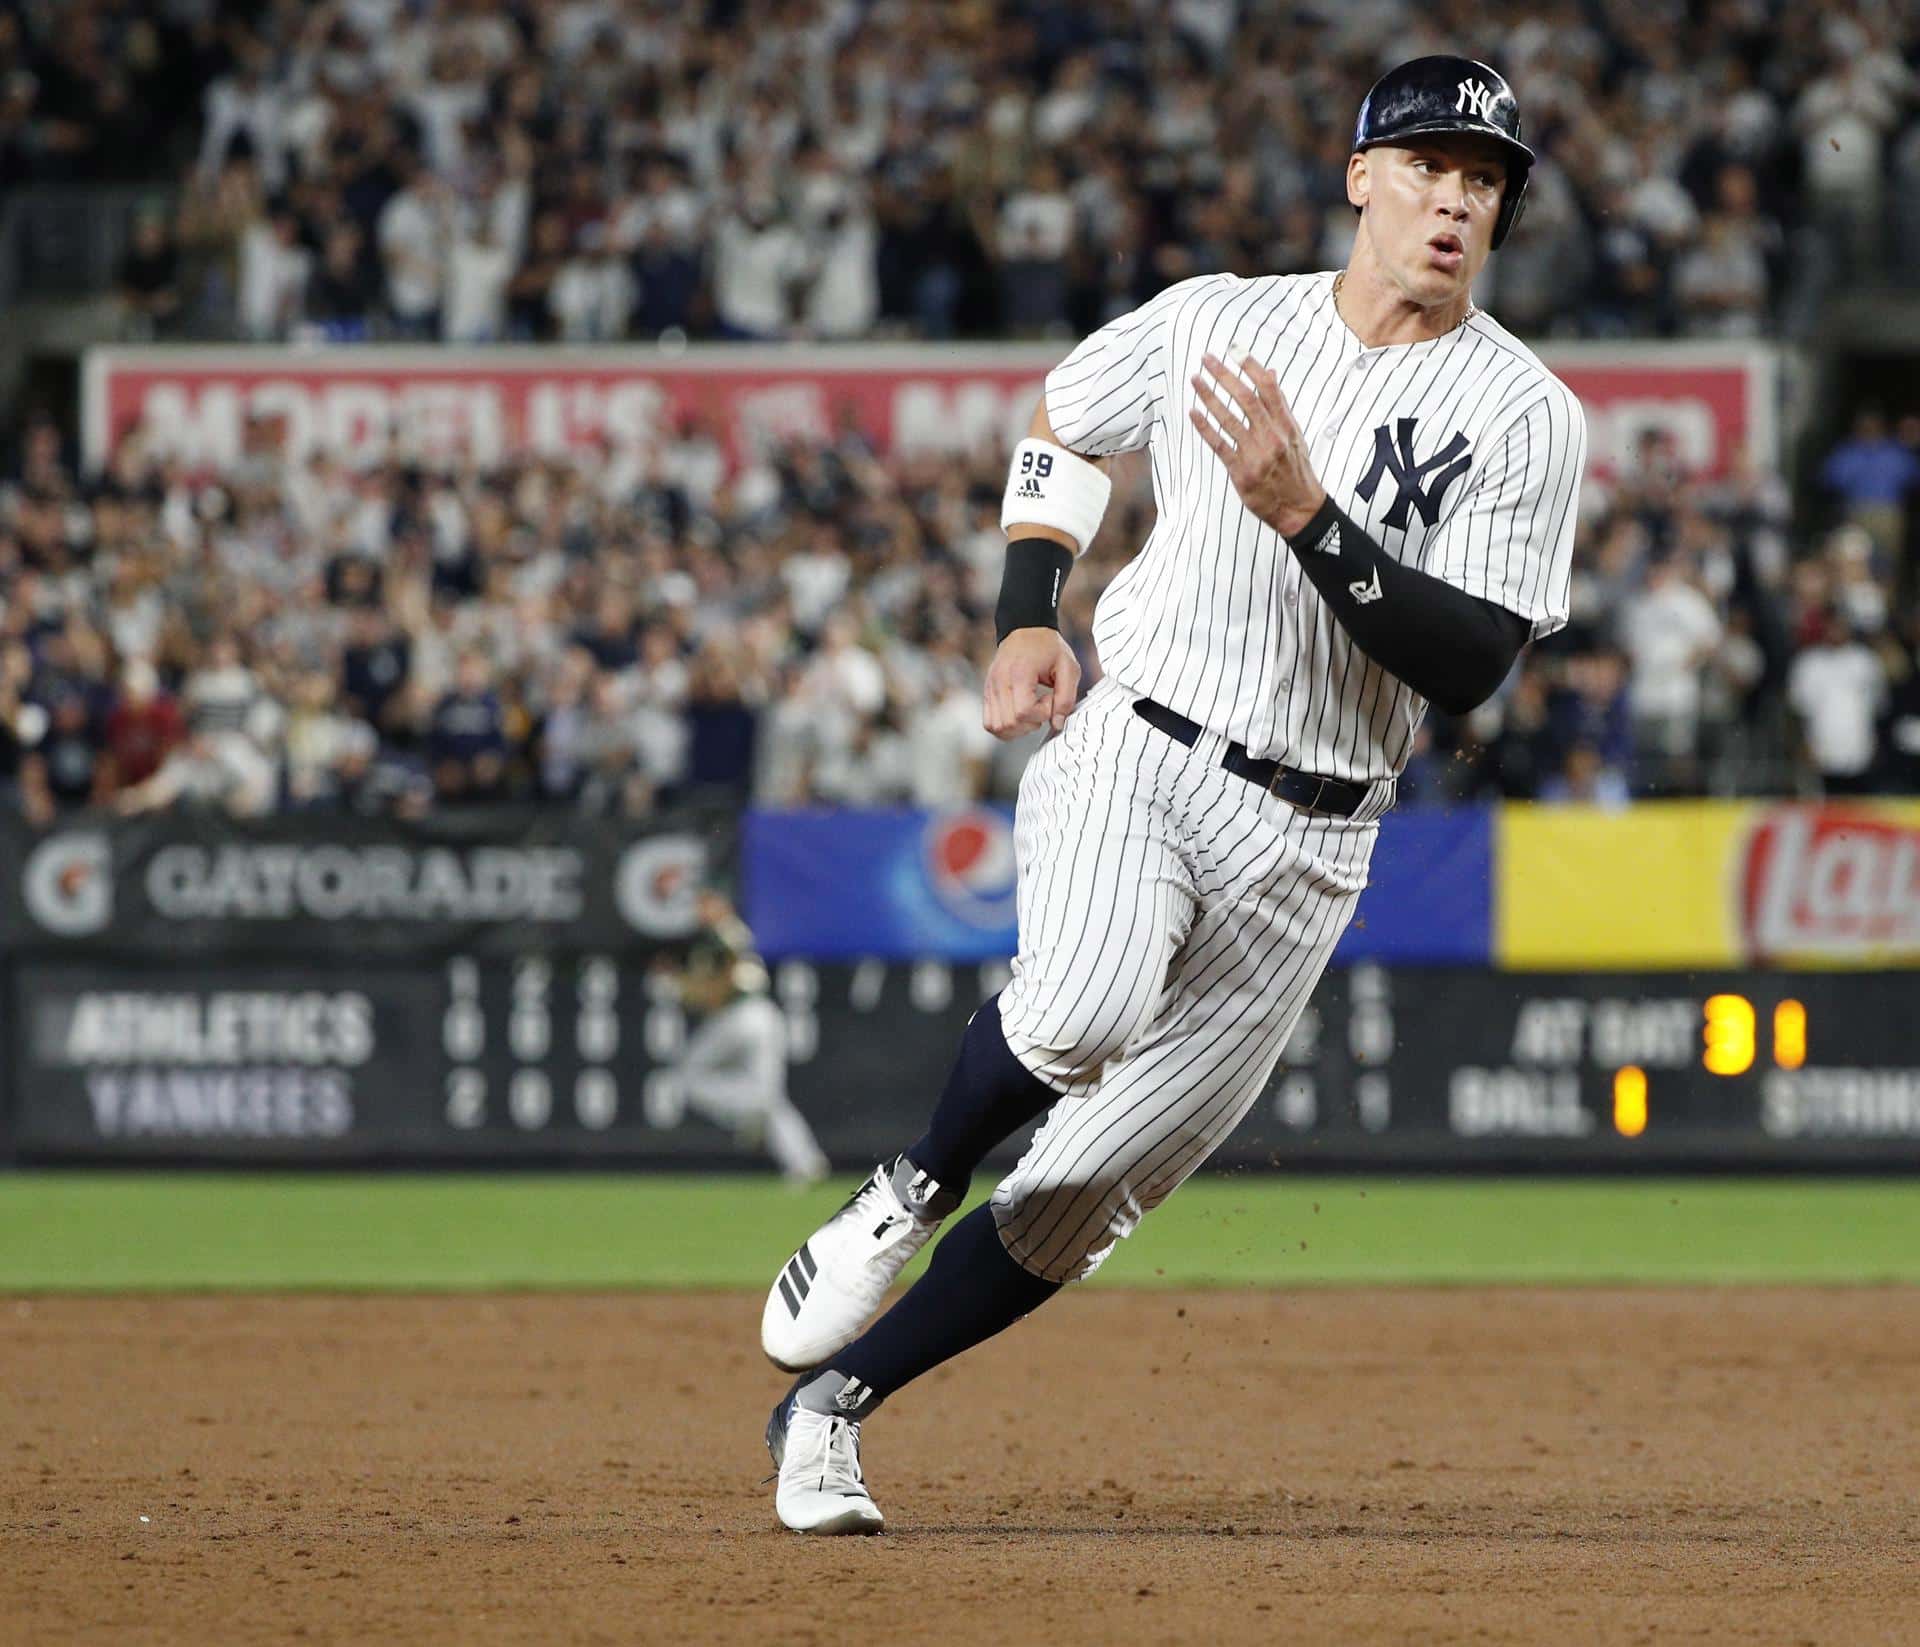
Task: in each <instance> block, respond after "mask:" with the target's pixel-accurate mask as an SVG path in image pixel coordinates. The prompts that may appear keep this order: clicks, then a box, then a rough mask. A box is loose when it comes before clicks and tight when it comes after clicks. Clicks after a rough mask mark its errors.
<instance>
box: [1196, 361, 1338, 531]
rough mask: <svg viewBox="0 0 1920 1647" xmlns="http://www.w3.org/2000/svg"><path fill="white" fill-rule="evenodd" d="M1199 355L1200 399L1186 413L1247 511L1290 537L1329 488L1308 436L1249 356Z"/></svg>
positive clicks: (1269, 375)
mask: <svg viewBox="0 0 1920 1647" xmlns="http://www.w3.org/2000/svg"><path fill="white" fill-rule="evenodd" d="M1201 360H1202V363H1203V365H1204V367H1205V370H1204V371H1199V372H1195V373H1194V374H1193V387H1194V392H1195V393H1196V394H1197V395H1198V396H1199V397H1200V404H1199V405H1198V406H1195V407H1192V408H1190V409H1189V410H1188V412H1187V416H1188V417H1190V418H1191V419H1192V420H1193V426H1194V428H1196V429H1197V430H1199V431H1200V438H1201V439H1202V440H1204V441H1205V442H1206V443H1207V444H1208V445H1209V446H1211V447H1212V448H1213V450H1214V453H1215V455H1216V456H1217V457H1218V458H1219V459H1220V461H1221V462H1222V463H1224V464H1225V465H1226V466H1227V474H1228V475H1229V476H1230V477H1231V479H1232V481H1233V489H1234V490H1235V491H1236V492H1238V493H1239V494H1240V501H1241V502H1242V503H1244V504H1245V505H1246V506H1247V511H1248V513H1250V514H1252V515H1254V516H1256V517H1258V518H1259V519H1261V520H1263V521H1265V522H1266V523H1267V525H1269V526H1271V527H1272V528H1273V529H1274V530H1275V531H1276V532H1278V533H1279V534H1280V535H1281V536H1282V537H1292V536H1293V535H1294V533H1296V532H1298V531H1300V530H1301V529H1302V528H1304V527H1305V526H1306V524H1307V522H1308V521H1310V520H1312V519H1313V517H1314V516H1315V515H1316V514H1318V513H1319V511H1320V505H1321V504H1323V503H1324V502H1326V500H1327V493H1326V488H1325V487H1323V486H1322V485H1321V484H1320V481H1319V479H1318V477H1316V476H1315V474H1314V472H1313V465H1312V464H1311V463H1310V462H1308V460H1307V441H1306V436H1304V435H1303V434H1301V433H1300V425H1299V424H1297V423H1296V422H1294V420H1293V413H1292V411H1291V410H1290V409H1289V408H1288V406H1287V401H1286V397H1285V396H1284V395H1282V394H1281V393H1280V380H1279V378H1277V377H1275V376H1274V374H1273V373H1272V372H1270V371H1268V370H1267V368H1266V367H1265V366H1263V365H1261V364H1260V362H1259V361H1257V360H1255V359H1253V358H1252V357H1251V356H1248V357H1247V358H1246V359H1244V360H1242V361H1241V363H1240V369H1239V370H1238V371H1235V370H1234V369H1233V368H1232V367H1230V366H1229V365H1227V363H1226V362H1225V361H1224V360H1220V359H1218V358H1216V357H1215V356H1213V355H1203V356H1201ZM1202 408H1204V410H1202ZM1208 413H1211V414H1212V418H1211V420H1209V418H1208ZM1216 425H1217V427H1216Z"/></svg>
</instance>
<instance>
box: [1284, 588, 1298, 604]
mask: <svg viewBox="0 0 1920 1647" xmlns="http://www.w3.org/2000/svg"><path fill="white" fill-rule="evenodd" d="M1287 604H1288V605H1289V606H1298V605H1299V604H1300V591H1299V590H1298V589H1289V590H1288V591H1287Z"/></svg>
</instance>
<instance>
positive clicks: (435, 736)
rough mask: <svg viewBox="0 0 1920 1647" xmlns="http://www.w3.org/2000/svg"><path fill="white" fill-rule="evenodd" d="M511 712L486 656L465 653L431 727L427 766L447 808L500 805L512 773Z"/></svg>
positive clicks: (434, 714)
mask: <svg viewBox="0 0 1920 1647" xmlns="http://www.w3.org/2000/svg"><path fill="white" fill-rule="evenodd" d="M507 752H508V751H507V728H506V711H505V709H504V708H503V706H502V705H501V702H500V694H499V693H498V692H497V691H495V690H494V687H493V684H492V681H491V679H490V675H489V670H488V666H487V659H486V655H485V654H484V653H482V652H478V651H467V652H462V653H461V654H460V659H459V662H458V664H457V665H456V666H455V671H454V681H453V685H452V687H451V688H450V689H449V690H448V691H446V692H445V693H443V694H442V695H441V697H440V700H439V701H438V702H437V703H436V704H435V705H434V706H433V714H432V717H431V719H430V720H429V722H428V725H427V767H428V770H429V772H430V773H431V774H432V777H433V788H434V794H435V795H436V796H437V797H438V798H439V799H440V801H441V802H442V803H458V802H467V801H488V800H499V799H501V798H502V797H503V795H504V785H505V779H506V771H507Z"/></svg>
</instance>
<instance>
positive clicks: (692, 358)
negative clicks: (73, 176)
mask: <svg viewBox="0 0 1920 1647" xmlns="http://www.w3.org/2000/svg"><path fill="white" fill-rule="evenodd" d="M1060 354H1061V350H1060V349H1059V348H1058V347H1045V348H1032V347H1018V346H1009V347H999V346H987V347H966V348H955V347H936V346H932V345H927V346H901V347H895V346H865V345H858V346H852V347H847V348H838V349H826V348H800V347H794V348H785V349H765V348H757V347H750V348H734V347H729V346H725V345H721V346H715V347H711V348H701V349H692V350H686V351H682V352H681V353H679V354H678V355H671V354H668V353H666V352H664V351H661V350H657V349H641V348H620V349H598V350H593V351H591V352H588V351H576V350H567V349H509V348H499V349H437V348H416V349H378V348H356V347H341V348H332V349H272V348H268V349H230V348H144V349H100V350H93V351H90V352H89V354H88V356H87V363H86V384H85V402H84V407H83V422H84V431H85V444H86V458H87V462H88V464H89V466H91V467H98V466H99V465H100V464H102V463H104V462H105V461H106V459H107V458H108V457H109V456H110V455H111V453H112V452H113V451H114V449H115V448H116V447H117V446H118V445H119V443H120V442H121V441H122V440H124V439H125V438H126V437H127V436H128V435H129V434H132V433H135V432H139V433H140V434H141V436H142V437H143V438H144V440H145V441H146V442H147V444H148V446H149V448H150V449H151V450H152V451H154V452H155V453H156V454H158V455H161V456H163V457H166V458H168V459H172V460H176V461H179V462H182V463H185V464H186V465H187V466H188V467H190V468H193V469H203V470H217V469H219V468H221V467H223V466H225V465H227V464H230V463H232V462H234V461H235V460H236V459H237V458H238V457H239V455H240V453H241V451H242V449H243V445H244V439H245V434H246V430H247V426H248V423H249V421H250V420H253V419H268V420H274V421H277V422H280V423H283V424H284V428H285V436H286V441H287V449H288V452H289V454H290V455H292V456H294V457H297V458H304V457H306V456H307V455H309V454H311V453H312V452H314V451H317V450H324V451H327V452H330V453H332V454H334V455H336V456H338V457H340V458H341V459H343V460H344V461H346V462H348V463H356V464H357V463H374V462H385V461H388V460H389V459H395V458H398V459H403V460H406V461H410V462H418V463H421V464H424V465H426V466H429V467H435V468H441V467H463V466H466V465H470V464H471V465H477V466H480V467H486V466H489V465H492V464H495V463H498V462H500V461H501V460H503V459H505V458H507V457H509V456H512V455H516V454H525V453H532V454H537V455H542V456H554V457H557V456H561V455H564V454H567V453H579V452H587V451H592V450H595V449H600V450H610V451H617V452H622V453H628V454H632V453H641V454H644V453H645V452H646V451H647V450H649V449H651V448H652V447H654V446H655V445H657V444H658V443H659V442H660V441H661V440H662V439H663V438H664V437H666V436H667V435H668V434H670V433H671V432H672V431H673V430H675V429H676V428H677V427H678V426H679V424H680V422H681V420H682V419H684V418H685V417H686V416H687V415H689V414H696V415H703V416H705V417H707V418H709V419H711V420H712V422H713V424H714V426H715V429H716V432H717V433H718V434H719V435H720V436H721V438H722V440H723V441H724V442H725V444H726V446H727V448H728V450H729V452H730V454H731V455H732V456H733V457H734V458H735V459H736V460H737V459H738V458H740V457H741V456H742V455H744V454H746V453H750V452H753V451H760V450H765V449H767V448H769V447H770V446H774V445H778V444H779V443H781V442H783V441H786V440H790V439H793V438H796V437H807V438H815V439H823V438H827V437H830V436H831V435H832V434H833V432H834V431H835V430H836V429H838V428H842V427H845V426H846V424H847V422H848V421H849V420H851V421H852V422H853V423H854V424H857V425H858V427H859V428H860V429H861V431H862V432H863V433H864V434H865V435H866V436H867V438H868V439H869V440H871V441H873V442H874V443H875V444H876V445H877V446H878V447H879V448H880V449H881V450H885V451H903V452H925V451H962V450H967V449H971V448H974V447H977V446H978V445H980V444H981V443H983V442H985V443H990V444H992V445H994V446H996V447H1000V448H1005V447H1010V446H1011V445H1012V444H1013V443H1014V442H1015V441H1016V440H1018V439H1019V437H1020V436H1021V435H1023V434H1024V433H1025V432H1026V428H1027V421H1028V419H1029V418H1030V417H1031V416H1032V413H1033V407H1034V403H1035V401H1036V400H1037V399H1038V397H1039V393H1040V385H1041V382H1042V379H1043V378H1044V377H1045V375H1046V372H1047V369H1048V367H1050V366H1051V365H1052V364H1053V363H1054V362H1055V361H1056V360H1057V359H1058V358H1059V357H1060ZM1543 358H1544V359H1545V360H1546V362H1547V364H1548V365H1549V366H1550V367H1552V368H1553V369H1554V370H1555V371H1557V372H1558V373H1559V374H1560V376H1561V377H1563V378H1564V379H1565V380H1566V382H1567V384H1568V386H1569V387H1570V388H1571V389H1572V390H1573V391H1574V393H1575V394H1576V395H1578V396H1579V397H1580V400H1581V402H1582V404H1583V405H1584V406H1585V407H1586V410H1587V420H1588V452H1589V467H1590V469H1591V471H1592V472H1593V473H1594V474H1596V475H1598V476H1601V477H1604V476H1606V475H1608V474H1610V473H1611V472H1612V471H1614V470H1615V469H1616V468H1618V467H1619V466H1620V465H1621V464H1622V463H1624V462H1627V461H1629V460H1630V459H1631V456H1632V454H1633V451H1634V447H1635V443H1636V441H1637V440H1638V438H1639V436H1640V434H1641V433H1642V432H1643V431H1645V430H1648V429H1659V430H1663V431H1665V432H1667V433H1668V434H1669V435H1670V436H1671V437H1672V439H1673V441H1674V443H1675V445H1676V448H1677V450H1678V452H1679V455H1680V457H1681V459H1682V461H1683V462H1684V463H1685V465H1686V467H1687V468H1689V469H1690V470H1693V471H1695V472H1697V473H1702V474H1709V475H1718V474H1723V473H1725V472H1726V471H1727V470H1728V468H1729V467H1731V466H1732V465H1733V464H1735V463H1736V462H1737V460H1738V458H1739V456H1740V453H1741V451H1742V449H1743V448H1744V447H1748V446H1752V447H1753V448H1754V449H1755V455H1756V456H1757V457H1758V458H1759V459H1760V460H1761V461H1763V462H1767V463H1771V462H1772V461H1774V459H1775V456H1776V453H1775V450H1774V388H1773V357H1772V355H1771V354H1770V353H1769V352H1768V351H1766V350H1764V349H1759V348H1746V347H1744V346H1718V347H1716V346H1693V345H1689V346H1685V347H1674V348H1668V347H1666V346H1664V345H1654V344H1621V345H1617V346H1616V345H1611V344H1608V345H1602V344H1578V345H1573V346H1570V347H1567V348H1564V349H1560V350H1547V351H1544V352H1543Z"/></svg>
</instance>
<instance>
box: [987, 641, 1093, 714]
mask: <svg viewBox="0 0 1920 1647" xmlns="http://www.w3.org/2000/svg"><path fill="white" fill-rule="evenodd" d="M1079 694H1080V664H1079V661H1078V660H1077V659H1076V658H1075V657H1074V655H1073V648H1072V647H1071V646H1069V645H1067V643H1066V640H1065V639H1064V638H1063V637H1062V635H1061V634H1060V632H1059V630H1057V629H1016V630H1014V631H1013V633H1012V634H1010V635H1009V636H1007V638H1006V639H1005V640H1003V641H1002V642H1001V643H1000V650H999V651H997V652H995V653H994V655H993V665H992V667H991V668H989V669H988V670H987V691H986V704H985V708H984V710H983V712H982V715H981V724H982V725H984V726H985V727H986V729H987V730H988V731H989V732H991V733H992V734H993V735H994V736H995V737H996V738H1005V739H1012V738H1018V737H1023V736H1025V734H1027V733H1029V732H1037V731H1039V729H1040V728H1041V727H1043V726H1047V725H1051V726H1052V727H1053V729H1054V731H1056V732H1058V731H1059V730H1060V728H1061V727H1063V726H1065V725H1066V724H1067V717H1068V716H1069V715H1071V714H1072V713H1073V705H1074V701H1075V699H1077V698H1078V696H1079Z"/></svg>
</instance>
